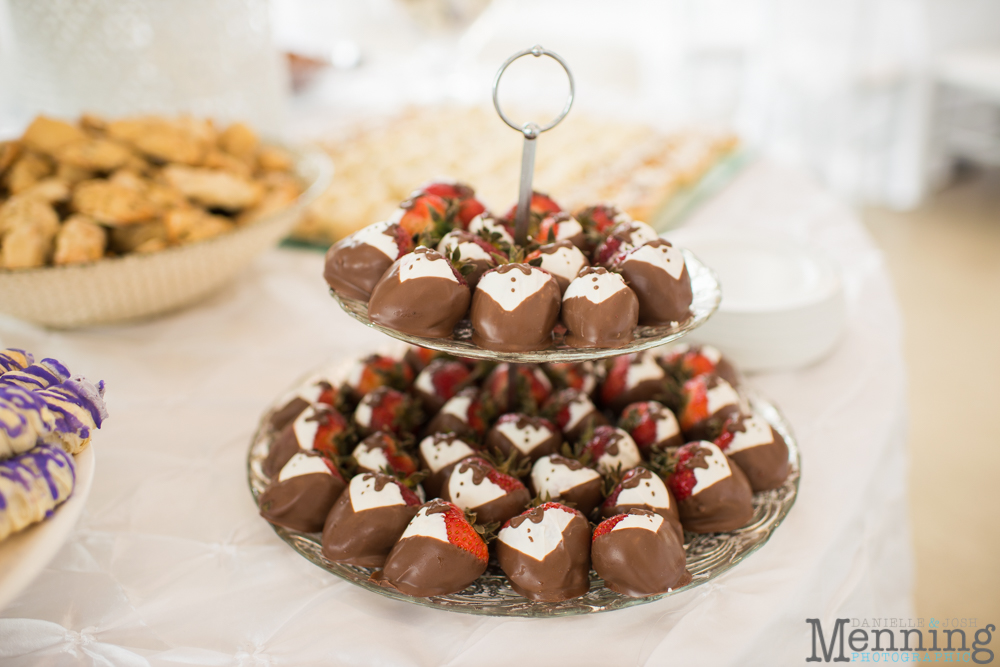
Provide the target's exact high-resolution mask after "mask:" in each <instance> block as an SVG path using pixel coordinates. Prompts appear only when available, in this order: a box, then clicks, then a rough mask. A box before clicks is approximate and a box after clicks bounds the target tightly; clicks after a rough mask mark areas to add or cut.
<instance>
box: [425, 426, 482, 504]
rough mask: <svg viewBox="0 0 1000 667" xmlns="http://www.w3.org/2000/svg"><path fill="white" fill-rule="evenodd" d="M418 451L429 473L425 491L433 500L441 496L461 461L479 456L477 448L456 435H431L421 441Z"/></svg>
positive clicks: (426, 478)
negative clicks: (442, 488) (444, 486)
mask: <svg viewBox="0 0 1000 667" xmlns="http://www.w3.org/2000/svg"><path fill="white" fill-rule="evenodd" d="M417 450H418V453H419V454H420V460H421V461H422V462H423V464H424V468H426V469H427V472H428V475H427V477H425V478H424V482H423V486H424V490H425V491H427V493H428V495H429V496H430V497H432V498H433V497H436V496H440V495H441V487H442V486H443V485H444V483H445V482H446V481H447V479H448V476H449V475H450V474H451V471H452V469H453V468H454V467H455V466H456V465H458V463H459V462H460V461H463V460H465V459H467V458H469V457H471V456H476V455H478V454H479V451H478V449H477V448H476V447H474V446H473V445H472V444H470V443H469V442H468V441H467V440H465V439H463V438H461V437H459V436H458V435H456V434H454V433H434V434H433V435H429V436H427V437H426V438H424V439H423V440H421V441H420V446H419V447H418V448H417Z"/></svg>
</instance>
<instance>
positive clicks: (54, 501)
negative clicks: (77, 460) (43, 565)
mask: <svg viewBox="0 0 1000 667" xmlns="http://www.w3.org/2000/svg"><path fill="white" fill-rule="evenodd" d="M75 485H76V466H75V464H74V463H73V457H72V456H70V455H69V454H67V453H66V452H65V451H64V450H63V449H61V448H60V447H57V446H52V445H44V444H40V445H38V446H36V447H33V448H32V449H30V450H29V451H26V452H23V453H21V454H18V455H17V456H14V457H13V458H10V459H7V460H6V461H0V541H3V540H4V539H6V538H7V537H8V536H9V535H11V534H13V533H16V532H18V531H20V530H24V529H25V528H27V527H28V526H30V525H32V524H34V523H38V522H39V521H42V520H44V519H45V518H46V517H48V516H51V514H52V511H53V510H54V509H55V508H56V507H58V506H59V505H61V504H62V503H63V502H65V501H66V500H67V499H68V498H69V497H70V496H71V495H72V494H73V488H74V487H75Z"/></svg>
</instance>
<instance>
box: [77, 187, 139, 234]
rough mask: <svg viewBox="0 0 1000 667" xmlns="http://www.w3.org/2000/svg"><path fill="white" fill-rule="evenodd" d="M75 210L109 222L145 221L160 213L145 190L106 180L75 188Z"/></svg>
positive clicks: (103, 221) (97, 219)
mask: <svg viewBox="0 0 1000 667" xmlns="http://www.w3.org/2000/svg"><path fill="white" fill-rule="evenodd" d="M73 210H74V211H76V212H77V213H82V214H84V215H87V216H90V217H91V218H93V219H94V220H96V221H97V222H100V223H104V224H106V225H131V224H135V223H139V222H145V221H148V220H150V219H152V218H154V217H155V216H156V215H157V214H158V213H159V210H158V209H157V207H156V206H154V205H153V204H152V202H150V201H149V200H148V199H147V198H146V196H145V194H144V193H142V192H138V191H136V190H133V189H131V188H129V187H126V186H124V185H121V184H119V183H113V182H111V181H103V180H92V181H84V182H83V183H80V184H79V185H78V186H77V187H76V191H74V192H73Z"/></svg>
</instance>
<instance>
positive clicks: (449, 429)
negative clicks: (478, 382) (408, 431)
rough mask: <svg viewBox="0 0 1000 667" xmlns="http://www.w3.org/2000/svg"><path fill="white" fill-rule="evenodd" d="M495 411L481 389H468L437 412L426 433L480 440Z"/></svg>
mask: <svg viewBox="0 0 1000 667" xmlns="http://www.w3.org/2000/svg"><path fill="white" fill-rule="evenodd" d="M493 416H494V411H493V410H491V409H490V407H489V406H487V405H486V404H485V403H484V402H483V399H482V396H481V394H480V391H479V389H477V388H476V387H466V388H465V389H462V390H461V391H459V392H458V394H456V395H455V396H452V397H451V398H449V399H448V401H447V402H446V403H445V404H444V405H443V406H442V407H441V409H440V410H438V411H437V414H435V415H434V417H433V418H432V419H431V421H430V423H428V424H427V427H426V428H425V429H424V432H425V433H457V434H459V435H467V436H469V437H471V438H473V439H475V440H479V439H480V438H482V436H483V435H484V434H485V433H486V429H487V428H489V423H490V422H491V421H492V420H493Z"/></svg>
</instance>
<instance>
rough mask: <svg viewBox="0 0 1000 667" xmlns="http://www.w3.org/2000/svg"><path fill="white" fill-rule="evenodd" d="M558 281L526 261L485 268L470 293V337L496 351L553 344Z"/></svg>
mask: <svg viewBox="0 0 1000 667" xmlns="http://www.w3.org/2000/svg"><path fill="white" fill-rule="evenodd" d="M560 299H561V293H560V291H559V283H557V282H556V280H555V278H553V277H552V275H551V274H550V273H548V272H546V271H543V270H541V269H539V268H536V267H533V266H530V265H528V264H504V265H502V266H498V267H497V268H495V269H492V270H490V271H487V272H486V274H485V275H484V276H483V277H482V279H481V280H480V281H479V285H478V287H477V288H476V293H475V295H474V296H473V297H472V312H471V314H470V319H471V320H472V340H473V342H474V343H476V345H478V346H480V347H482V348H485V349H488V350H496V351H498V352H520V351H525V350H543V349H545V348H547V347H549V346H551V345H552V328H553V327H554V326H555V325H556V321H557V320H558V318H559V304H560Z"/></svg>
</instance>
